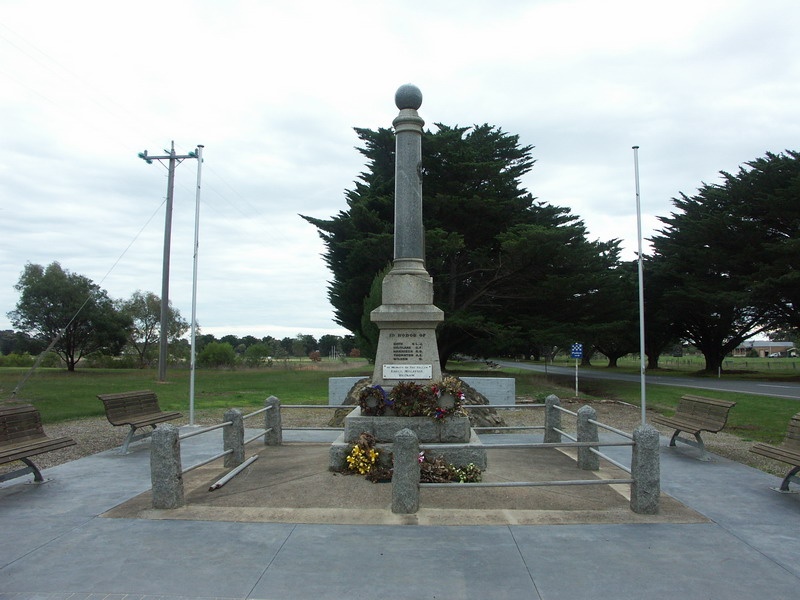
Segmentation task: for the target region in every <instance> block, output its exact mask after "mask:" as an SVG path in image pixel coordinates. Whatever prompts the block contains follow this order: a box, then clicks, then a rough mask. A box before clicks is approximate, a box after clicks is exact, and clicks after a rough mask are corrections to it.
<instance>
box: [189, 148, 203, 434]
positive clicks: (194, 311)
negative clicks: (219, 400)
mask: <svg viewBox="0 0 800 600" xmlns="http://www.w3.org/2000/svg"><path fill="white" fill-rule="evenodd" d="M202 168H203V146H202V145H198V146H197V193H196V195H195V202H194V259H193V267H192V336H191V337H192V343H191V346H192V356H191V360H190V362H189V425H194V371H195V366H196V365H195V362H196V358H195V356H196V351H195V338H196V337H197V252H198V248H199V237H200V236H199V234H200V173H201V171H202Z"/></svg>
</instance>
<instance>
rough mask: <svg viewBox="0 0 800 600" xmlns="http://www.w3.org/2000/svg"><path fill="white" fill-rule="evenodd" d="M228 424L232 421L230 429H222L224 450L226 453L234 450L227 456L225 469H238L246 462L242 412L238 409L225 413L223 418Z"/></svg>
mask: <svg viewBox="0 0 800 600" xmlns="http://www.w3.org/2000/svg"><path fill="white" fill-rule="evenodd" d="M222 418H223V419H224V420H225V421H226V422H227V421H230V422H231V424H230V425H229V426H228V427H223V428H222V448H223V450H225V451H228V450H233V452H231V453H230V454H226V455H225V467H226V468H230V467H238V466H239V465H240V464H242V463H243V462H244V419H242V411H240V410H239V409H238V408H231V409H230V410H226V411H225V415H224V416H223V417H222Z"/></svg>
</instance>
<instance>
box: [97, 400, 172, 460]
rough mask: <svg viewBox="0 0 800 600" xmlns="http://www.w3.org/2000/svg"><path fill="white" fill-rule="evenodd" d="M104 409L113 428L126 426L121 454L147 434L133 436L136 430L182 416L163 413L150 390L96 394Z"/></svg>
mask: <svg viewBox="0 0 800 600" xmlns="http://www.w3.org/2000/svg"><path fill="white" fill-rule="evenodd" d="M97 397H98V398H99V399H100V400H101V401H102V402H103V406H104V407H105V409H106V418H107V419H108V422H109V423H111V424H112V425H115V426H121V425H128V426H129V427H130V431H129V432H128V436H127V437H126V438H125V441H124V442H123V444H122V449H121V451H120V452H121V453H122V454H126V453H127V452H128V445H129V444H130V443H131V442H132V441H134V440H138V439H141V438H143V437H145V436H146V435H149V433H148V434H137V435H134V433H135V432H136V430H137V429H140V428H143V427H148V426H152V427H155V426H156V424H157V423H164V422H165V421H172V420H174V419H178V418H180V417H182V416H183V415H182V414H181V413H179V412H177V411H169V412H165V411H163V410H161V407H160V406H159V405H158V397H157V396H156V395H155V393H153V392H152V391H151V390H137V391H134V392H118V393H115V394H98V395H97Z"/></svg>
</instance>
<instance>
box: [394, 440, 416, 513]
mask: <svg viewBox="0 0 800 600" xmlns="http://www.w3.org/2000/svg"><path fill="white" fill-rule="evenodd" d="M418 510H419V440H418V439H417V435H416V434H415V433H414V432H413V431H411V430H410V429H408V428H405V429H401V430H400V431H398V432H397V433H396V434H395V436H394V470H393V472H392V512H393V513H396V514H402V515H408V514H413V513H415V512H417V511H418Z"/></svg>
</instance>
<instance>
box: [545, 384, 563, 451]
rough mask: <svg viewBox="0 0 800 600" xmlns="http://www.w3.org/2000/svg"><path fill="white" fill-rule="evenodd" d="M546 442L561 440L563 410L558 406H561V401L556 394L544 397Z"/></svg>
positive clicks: (551, 442) (555, 442)
mask: <svg viewBox="0 0 800 600" xmlns="http://www.w3.org/2000/svg"><path fill="white" fill-rule="evenodd" d="M544 404H545V409H544V443H545V444H558V443H560V442H561V434H560V433H558V431H557V430H559V429H561V411H560V410H558V409H557V408H556V406H561V401H560V400H559V399H558V396H556V395H555V394H550V395H549V396H548V397H547V398H545V399H544Z"/></svg>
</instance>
